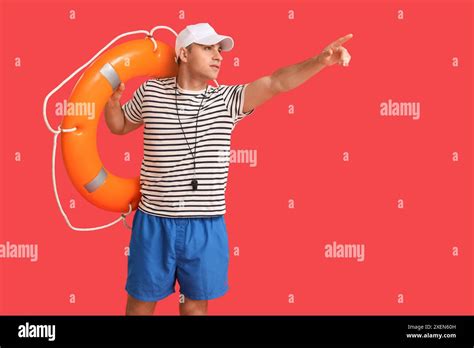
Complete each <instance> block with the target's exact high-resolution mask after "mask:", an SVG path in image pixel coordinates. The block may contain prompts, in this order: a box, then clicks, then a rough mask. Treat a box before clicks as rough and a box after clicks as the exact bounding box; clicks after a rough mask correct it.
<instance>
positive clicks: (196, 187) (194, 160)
mask: <svg viewBox="0 0 474 348" xmlns="http://www.w3.org/2000/svg"><path fill="white" fill-rule="evenodd" d="M207 87H208V86H206V90H205V91H204V95H203V96H202V99H201V104H200V105H199V109H198V111H197V114H196V132H195V138H194V153H193V150H192V149H191V146H190V145H189V143H188V139H187V138H186V133H185V132H184V128H183V125H182V124H181V119H180V118H179V112H178V78H177V77H176V86H175V90H174V91H175V102H176V115H178V121H179V125H180V126H181V131H182V132H183V136H184V139H185V140H186V144H188V148H189V151H190V152H191V155H192V156H193V179H192V180H191V187H192V188H193V191H196V190H197V189H198V181H197V179H196V150H197V149H196V145H197V128H198V117H199V111H201V106H202V103H203V101H204V98H205V97H206V94H207Z"/></svg>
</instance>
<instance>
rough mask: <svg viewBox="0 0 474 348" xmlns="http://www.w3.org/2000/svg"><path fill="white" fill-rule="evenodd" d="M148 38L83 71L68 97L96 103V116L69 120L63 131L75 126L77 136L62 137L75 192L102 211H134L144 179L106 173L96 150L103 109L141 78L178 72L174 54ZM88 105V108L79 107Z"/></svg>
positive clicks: (128, 44)
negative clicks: (124, 86) (117, 93)
mask: <svg viewBox="0 0 474 348" xmlns="http://www.w3.org/2000/svg"><path fill="white" fill-rule="evenodd" d="M157 44H158V47H157V49H156V51H155V52H154V51H153V48H154V46H153V42H152V41H151V40H150V39H149V38H144V39H139V40H132V41H128V42H125V43H123V44H121V45H118V46H116V47H114V48H111V49H110V50H108V51H106V52H104V53H103V54H102V55H101V56H99V57H98V58H97V59H96V60H95V61H94V62H93V63H92V64H91V66H90V67H88V68H87V70H86V71H85V72H84V74H83V75H82V76H81V78H80V79H79V80H78V82H77V84H76V85H75V86H74V89H73V91H72V93H71V96H70V97H69V101H68V105H70V104H69V103H73V104H72V105H77V104H75V103H93V104H90V105H95V107H94V108H93V109H92V110H94V117H90V116H89V115H86V112H85V111H84V112H83V114H82V115H81V114H74V115H72V116H71V115H66V116H65V117H64V118H63V121H62V124H61V128H62V129H70V128H74V127H76V128H77V129H76V130H75V131H73V132H63V133H62V134H61V149H62V154H63V160H64V164H65V166H66V171H67V173H68V175H69V178H70V179H71V181H72V183H73V185H74V187H75V188H76V189H77V190H78V191H79V193H80V194H81V195H82V196H83V197H84V198H85V199H87V200H88V201H89V202H91V203H92V204H94V205H96V206H97V207H99V208H102V209H105V210H109V211H116V212H127V211H129V204H131V206H132V209H136V208H137V206H138V202H139V201H140V177H135V178H122V177H118V176H115V175H114V174H112V173H110V172H109V171H108V170H107V169H105V168H104V166H103V164H102V161H101V160H100V157H99V153H98V151H97V126H98V123H99V118H100V115H101V114H102V110H103V108H104V106H105V104H106V103H107V101H108V99H109V98H110V96H111V95H112V93H113V91H114V90H115V89H116V88H117V87H118V85H119V84H120V82H126V81H128V80H129V79H131V78H134V77H139V76H147V77H157V78H164V77H173V76H176V75H177V71H178V67H177V64H176V62H175V60H174V57H175V53H174V49H173V48H171V47H170V46H169V45H167V44H165V43H163V42H160V41H157ZM79 105H87V104H79Z"/></svg>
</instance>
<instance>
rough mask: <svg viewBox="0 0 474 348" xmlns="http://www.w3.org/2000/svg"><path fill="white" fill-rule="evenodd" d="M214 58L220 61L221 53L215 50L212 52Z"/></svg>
mask: <svg viewBox="0 0 474 348" xmlns="http://www.w3.org/2000/svg"><path fill="white" fill-rule="evenodd" d="M214 59H217V60H218V61H219V62H220V61H221V60H222V59H224V58H222V55H221V54H220V52H219V51H216V54H214Z"/></svg>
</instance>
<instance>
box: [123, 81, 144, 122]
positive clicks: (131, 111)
mask: <svg viewBox="0 0 474 348" xmlns="http://www.w3.org/2000/svg"><path fill="white" fill-rule="evenodd" d="M147 82H148V81H145V82H144V83H142V84H141V85H140V87H138V88H137V90H136V91H135V93H133V96H132V98H131V99H130V100H129V101H128V102H126V103H125V104H124V105H123V106H122V110H123V113H124V115H125V117H126V118H127V120H129V121H130V122H132V123H141V122H142V121H143V117H142V105H143V97H144V96H145V88H146V84H147Z"/></svg>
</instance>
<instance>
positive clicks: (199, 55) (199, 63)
mask: <svg viewBox="0 0 474 348" xmlns="http://www.w3.org/2000/svg"><path fill="white" fill-rule="evenodd" d="M221 51H222V48H221V46H220V44H215V45H201V44H196V43H194V44H192V49H191V51H189V50H188V51H187V52H188V55H187V64H188V69H190V71H191V72H192V73H193V74H194V75H197V76H199V77H200V78H202V79H207V80H214V79H217V75H219V71H220V67H221V62H222V59H223V58H222V56H221Z"/></svg>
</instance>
